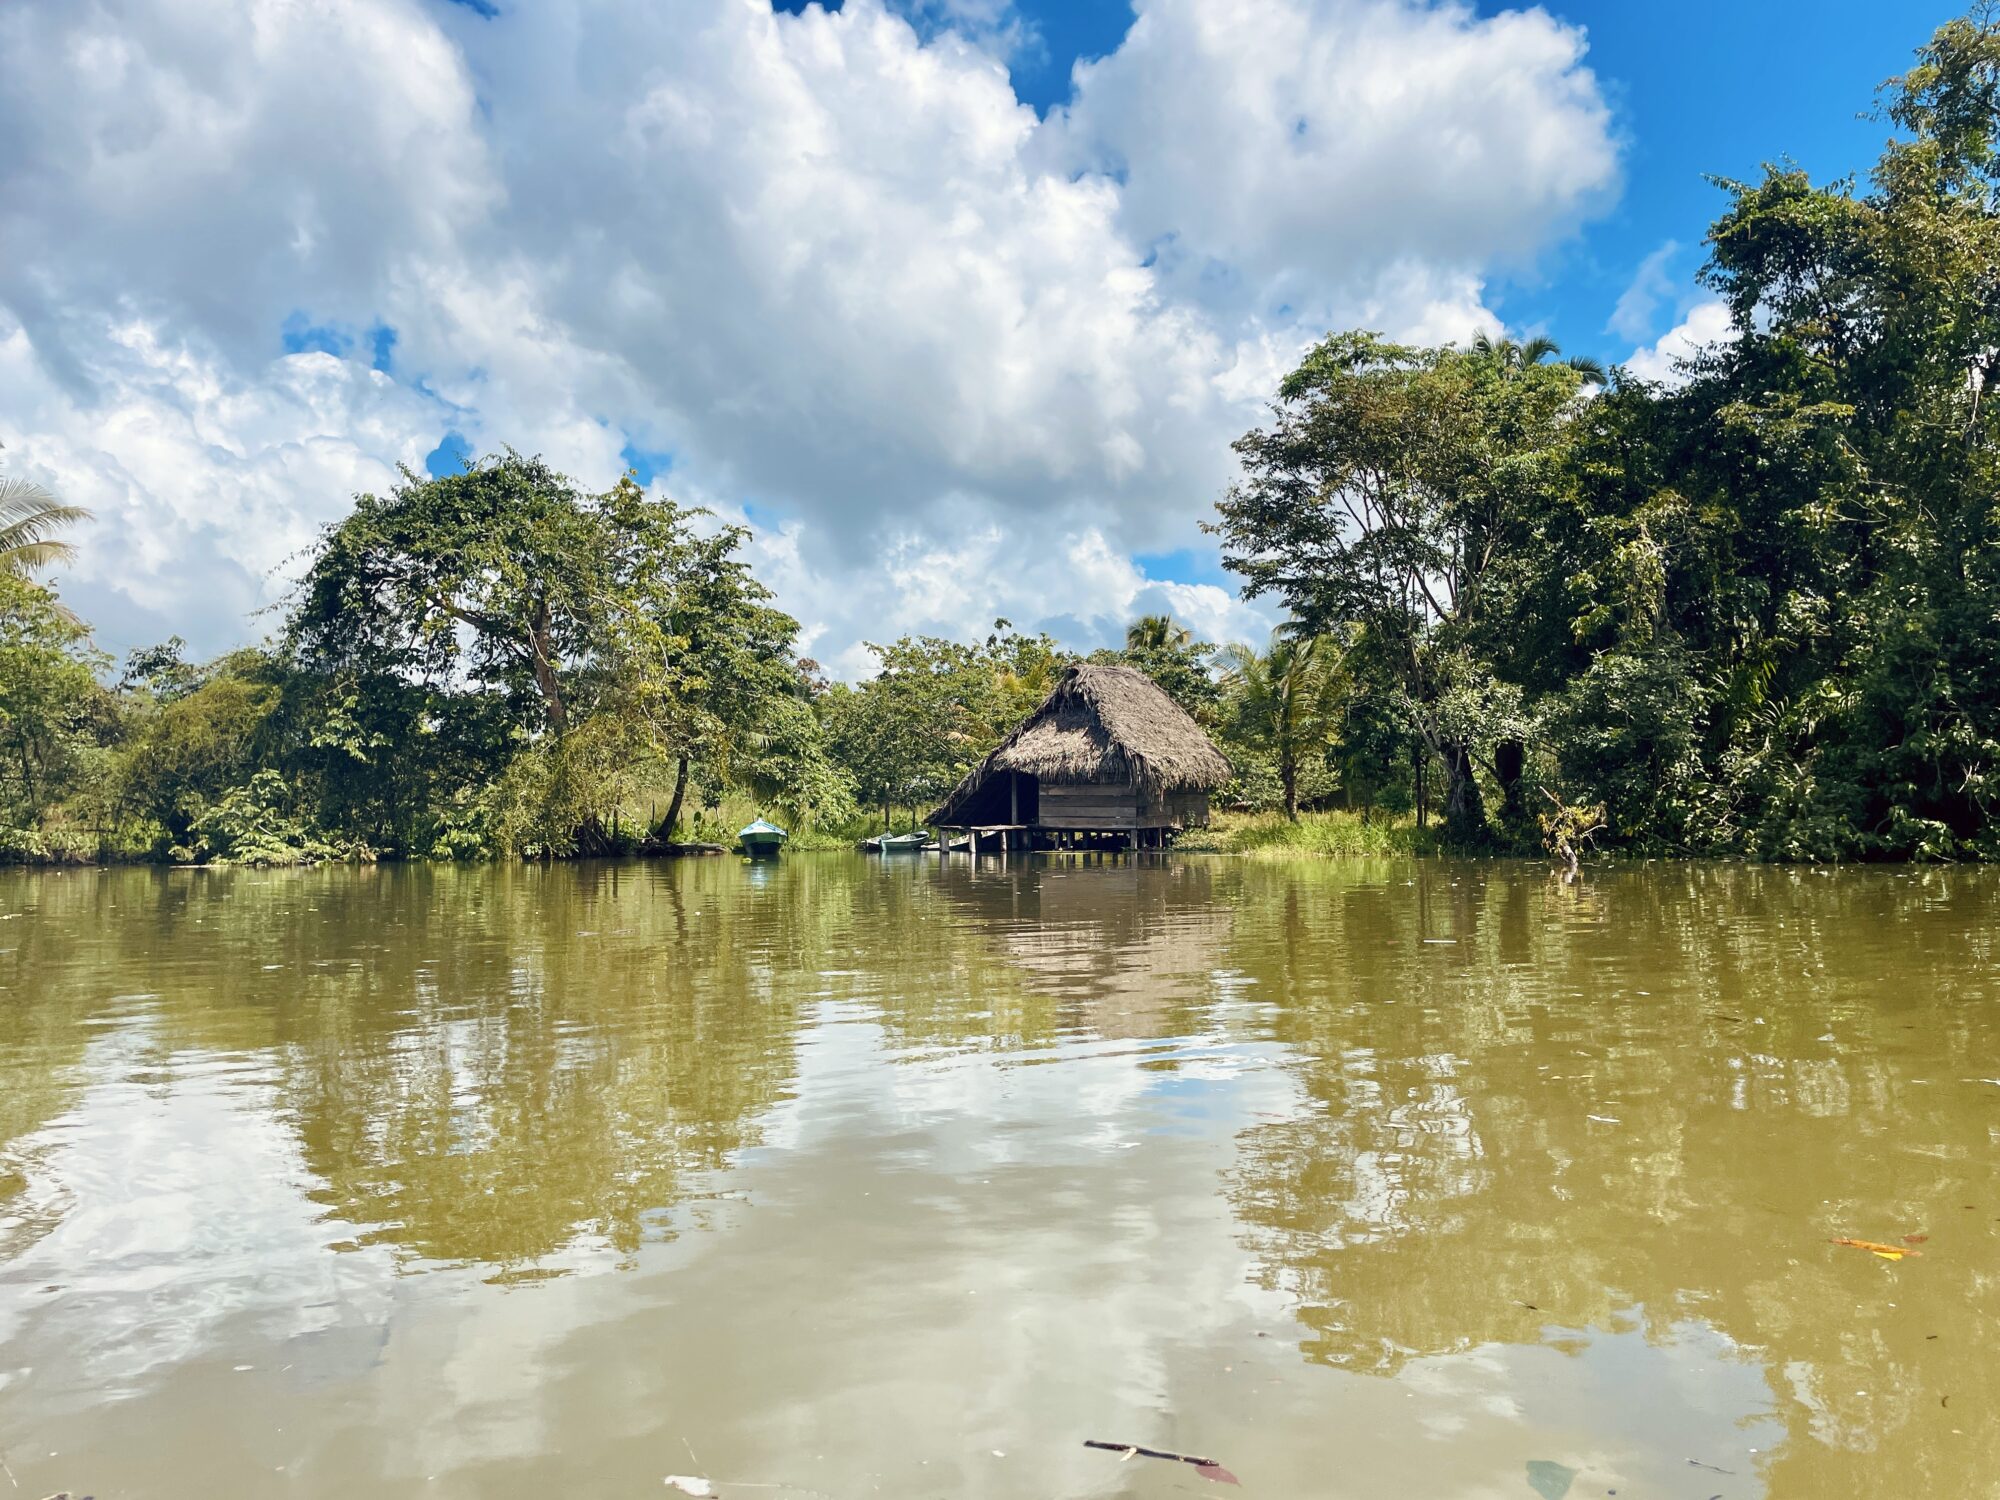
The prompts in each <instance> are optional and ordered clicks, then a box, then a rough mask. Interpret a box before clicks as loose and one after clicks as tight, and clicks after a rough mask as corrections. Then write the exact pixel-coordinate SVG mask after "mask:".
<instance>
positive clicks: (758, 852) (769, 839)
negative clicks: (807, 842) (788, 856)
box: [736, 818, 791, 859]
mask: <svg viewBox="0 0 2000 1500" xmlns="http://www.w3.org/2000/svg"><path fill="white" fill-rule="evenodd" d="M790 837H791V835H790V834H789V833H786V832H785V830H784V829H782V828H780V827H779V826H778V825H777V824H776V823H766V822H765V821H764V820H763V819H762V818H759V819H758V820H757V821H756V822H754V823H752V824H750V825H749V826H747V827H745V828H742V829H740V830H738V832H737V834H736V841H737V842H738V843H739V844H741V845H742V846H743V852H744V853H745V854H747V855H749V856H750V857H751V858H752V859H776V858H777V857H778V851H779V850H780V849H782V848H784V847H785V840H786V839H788V838H790Z"/></svg>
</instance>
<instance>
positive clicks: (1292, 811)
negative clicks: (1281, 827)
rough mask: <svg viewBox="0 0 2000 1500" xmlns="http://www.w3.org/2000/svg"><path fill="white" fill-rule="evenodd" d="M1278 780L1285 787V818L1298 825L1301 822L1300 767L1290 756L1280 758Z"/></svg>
mask: <svg viewBox="0 0 2000 1500" xmlns="http://www.w3.org/2000/svg"><path fill="white" fill-rule="evenodd" d="M1278 780H1279V781H1281V782H1283V783H1284V787H1285V816H1286V817H1287V818H1288V819H1290V820H1291V821H1292V822H1294V823H1296V822H1298V820H1299V767H1298V763H1297V762H1296V761H1294V760H1293V759H1292V757H1291V756H1289V755H1283V756H1280V757H1279V758H1278Z"/></svg>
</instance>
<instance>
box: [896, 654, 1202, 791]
mask: <svg viewBox="0 0 2000 1500" xmlns="http://www.w3.org/2000/svg"><path fill="white" fill-rule="evenodd" d="M996 771H1021V772H1024V773H1026V774H1027V775H1030V776H1033V777H1035V778H1036V779H1037V780H1040V781H1045V782H1051V783H1071V784H1074V783H1079V782H1098V781H1103V782H1133V783H1136V784H1137V785H1139V786H1142V787H1145V788H1146V789H1147V790H1148V791H1151V792H1156V793H1166V792H1195V791H1210V790H1212V789H1214V788H1215V787H1218V786H1221V785H1222V783H1223V782H1225V781H1227V780H1228V779H1229V776H1230V770H1229V762H1228V761H1226V760H1224V759H1223V757H1222V752H1221V751H1220V750H1218V749H1216V748H1215V745H1214V743H1213V742H1212V741H1211V740H1210V739H1209V737H1208V736H1207V735H1206V734H1204V733H1202V729H1201V726H1200V725H1199V724H1197V723H1195V721H1194V720H1193V719H1191V718H1189V717H1188V715H1187V711H1186V710H1185V709H1183V708H1182V707H1181V706H1180V705H1179V704H1178V703H1176V702H1174V700H1173V699H1172V698H1169V697H1168V696H1167V695H1166V693H1165V692H1164V691H1162V690H1161V688H1160V686H1159V684H1158V683H1156V682H1154V681H1153V679H1152V678H1150V677H1148V676H1147V675H1146V674H1145V673H1144V672H1141V671H1139V670H1138V669H1137V668H1136V667H1100V666H1089V665H1086V664H1083V663H1078V664H1077V665H1076V666H1073V667H1071V668H1070V669H1069V670H1068V671H1067V672H1065V673H1063V678H1062V681H1061V682H1059V683H1057V684H1056V689H1055V691H1054V692H1052V693H1050V694H1049V696H1048V698H1047V700H1046V701H1045V702H1044V703H1043V704H1042V706H1041V707H1040V708H1038V709H1036V710H1035V711H1034V712H1033V713H1031V714H1029V715H1028V717H1027V718H1026V719H1025V720H1023V721H1022V723H1021V726H1020V728H1018V729H1016V730H1015V731H1014V732H1013V733H1012V734H1010V735H1008V736H1007V738H1006V739H1004V740H1002V741H1001V742H1000V744H999V746H998V748H996V749H995V750H994V751H993V753H992V754H990V755H988V756H987V757H986V759H984V760H982V761H981V762H980V763H979V764H978V765H976V766H974V767H973V768H972V770H971V771H970V772H968V773H967V774H966V777H965V779H964V780H963V781H961V782H960V783H959V784H958V785H957V787H955V788H954V789H953V791H952V794H951V795H950V796H949V797H947V798H946V799H945V802H944V806H942V807H940V808H938V809H937V810H936V811H934V812H933V813H932V814H931V815H930V817H929V819H928V820H927V821H929V822H930V823H932V824H934V825H945V826H950V825H951V819H952V815H953V814H954V813H955V812H956V810H957V809H958V808H959V807H960V806H961V805H962V804H963V803H964V802H965V801H966V800H967V799H968V798H970V797H971V796H972V795H973V794H974V793H975V792H977V791H978V790H979V788H980V786H981V785H982V784H983V783H984V782H985V781H986V778H987V777H989V776H991V775H993V774H994V772H996Z"/></svg>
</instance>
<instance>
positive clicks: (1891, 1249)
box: [1827, 1235, 1924, 1260]
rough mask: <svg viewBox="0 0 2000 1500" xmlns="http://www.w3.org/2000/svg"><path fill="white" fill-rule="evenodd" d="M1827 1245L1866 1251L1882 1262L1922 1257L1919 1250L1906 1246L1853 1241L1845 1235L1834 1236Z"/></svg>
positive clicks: (1870, 1241)
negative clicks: (1882, 1260) (1878, 1257)
mask: <svg viewBox="0 0 2000 1500" xmlns="http://www.w3.org/2000/svg"><path fill="white" fill-rule="evenodd" d="M1827 1243H1828V1244H1832V1245H1845V1246H1847V1248H1848V1249H1850V1250H1866V1251H1867V1252H1868V1253H1869V1254H1870V1255H1879V1256H1881V1257H1882V1259H1884V1260H1901V1259H1902V1258H1903V1257H1904V1256H1906V1255H1922V1254H1923V1253H1924V1252H1923V1251H1921V1250H1913V1249H1911V1248H1910V1247H1909V1246H1908V1245H1885V1244H1883V1243H1882V1242H1881V1241H1880V1240H1855V1239H1849V1238H1848V1237H1847V1236H1845V1235H1839V1236H1836V1237H1835V1238H1834V1239H1832V1240H1829V1241H1828V1242H1827Z"/></svg>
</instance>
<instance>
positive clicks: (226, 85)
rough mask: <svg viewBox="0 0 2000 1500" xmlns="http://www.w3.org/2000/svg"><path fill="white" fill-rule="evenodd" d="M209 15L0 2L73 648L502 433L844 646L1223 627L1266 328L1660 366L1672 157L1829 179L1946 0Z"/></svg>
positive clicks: (1690, 330) (498, 6)
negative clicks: (706, 527) (74, 610)
mask: <svg viewBox="0 0 2000 1500" xmlns="http://www.w3.org/2000/svg"><path fill="white" fill-rule="evenodd" d="M241 10H242V7H241V0H179V3H178V4H177V5H176V6H175V7H173V8H172V9H171V10H169V9H168V8H166V7H163V6H162V5H161V4H160V3H159V0H98V3H96V4H93V5H91V6H77V5H75V4H74V3H72V0H10V3H9V4H8V5H7V6H5V7H0V243H5V244H7V245H8V246H9V253H8V254H7V255H6V256H5V257H0V398H4V399H0V442H4V443H5V445H6V454H7V460H8V462H9V464H10V466H12V467H13V468H14V469H15V470H17V471H19V472H23V473H24V474H26V475H27V476H28V477H31V478H34V479H37V480H40V481H41V482H43V483H45V484H48V485H50V486H52V487H53V488H56V489H57V490H59V491H60V492H62V493H63V494H65V495H66V496H68V497H69V498H71V499H73V500H75V501H76V502H78V503H80V504H84V505H87V506H89V507H90V508H91V509H93V510H94V511H95V512H96V513H97V515H98V517H99V521H98V524H97V525H96V526H95V527H94V528H93V529H92V530H91V532H90V533H89V534H88V535H87V536H86V537H85V538H84V539H83V541H84V546H83V552H82V557H81V560H80V561H79V562H78V563H77V564H76V566H75V567H74V569H73V570H72V571H71V573H70V574H69V575H68V576H67V577H66V578H65V579H64V580H63V588H64V591H65V593H66V595H67V596H68V597H69V598H70V599H71V600H72V602H73V603H74V604H75V605H76V606H77V607H78V608H79V609H80V611H81V612H82V613H84V614H85V615H86V616H87V617H88V618H90V619H92V620H93V621H95V622H96V623H97V625H98V627H99V638H100V640H101V641H102V643H103V644H104V645H106V646H107V647H108V648H109V649H111V650H113V651H123V650H124V649H126V648H127V647H129V646H132V645H135V644H140V643H143V642H146V641H149V640H157V639H160V638H162V637H164V636H165V635H167V634H169V633H179V634H182V635H185V636H187V637H188V638H189V640H190V641H191V642H192V643H193V644H194V645H195V646H196V648H197V649H199V650H204V651H209V650H222V649H226V648H228V647H230V646H233V645H236V644H239V643H241V642H243V641H247V640H253V639H255V638H256V637H257V636H259V635H260V634H262V633H264V632H265V631H267V630H268V629H269V628H270V624H271V619H272V616H271V614H270V612H269V611H270V608H271V606H272V605H273V604H274V602H276V601H279V600H281V599H282V598H283V596H284V592H285V589H286V587H287V586H288V580H289V579H290V578H291V577H292V576H294V574H295V572H296V568H297V564H298V558H299V556H300V552H301V549H302V548H304V547H305V546H307V545H308V544H309V543H310V541H311V539H312V537H313V535H314V534H315V531H316V530H317V528H318V527H320V526H322V525H324V524H326V523H327V522H328V521H330V520H333V519H335V518H337V517H338V516H339V515H340V514H342V513H343V511H344V510H345V508H346V506H347V505H348V503H349V500H350V497H351V496H352V495H354V494H355V493H357V492H360V491H364V490H378V491H379V490H380V489H382V488H384V487H386V486H387V485H390V484H393V483H395V482H396V477H397V473H398V470H399V468H401V469H408V470H411V471H414V472H418V473H421V472H423V471H424V470H425V469H427V468H428V469H429V470H430V471H431V472H439V471H442V470H444V469H448V468H449V467H451V466H452V465H453V464H456V463H458V462H462V461H463V459H464V458H465V457H466V456H467V455H472V454H477V453H481V452H491V451H494V450H496V449H498V448H500V447H502V446H511V447H514V448H517V449H520V450H522V451H527V452H538V453H541V454H544V455H545V456H547V457H548V458H549V459H550V460H551V461H552V462H554V463H556V464H557V465H558V466H560V467H562V468H564V469H565V470H567V471H568V472H570V473H571V474H573V475H575V476H576V478H577V479H578V480H579V481H580V482H582V483H584V484H586V485H591V486H603V485H608V484H609V483H610V482H611V481H612V479H613V478H614V477H615V476H616V475H617V474H618V473H619V472H620V471H622V470H625V469H628V468H629V469H632V470H634V471H636V472H637V473H638V475H639V477H640V479H641V481H642V482H643V483H647V484H650V485H653V486H656V487H658V488H659V489H661V490H662V491H664V492H668V493H671V494H672V495H674V497H675V498H676V499H679V500H681V501H683V502H690V503H696V504H701V505H706V506H709V507H711V508H712V509H713V510H714V511H715V512H716V513H717V514H718V515H719V516H720V517H722V518H725V519H728V520H732V521H738V522H741V523H743V524H745V525H747V526H748V527H749V528H750V529H751V533H752V540H751V543H750V559H751V561H752V563H753V565H754V566H755V567H756V568H757V569H758V571H759V573H760V574H761V575H762V576H764V577H765V578H766V579H767V580H768V581H770V583H771V584H772V586H773V587H774V588H775V589H776V590H777V593H778V597H779V599H780V601H781V603H783V604H784V606H785V607H786V608H788V609H790V610H791V611H792V612H793V613H794V614H795V615H797V616H798V618H799V619H800V621H801V622H802V625H803V627H804V636H805V641H806V644H807V646H808V649H810V650H811V651H812V652H813V653H814V654H815V655H817V656H819V657H820V658H821V659H822V660H824V661H825V662H826V663H827V664H828V665H829V666H830V667H831V668H832V669H833V670H835V671H837V672H843V673H856V672H860V671H865V670H866V669H867V667H868V663H869V660H870V658H869V654H868V652H867V650H866V648H865V645H864V643H865V642H866V641H869V640H882V639H887V638H893V637H894V636H896V635H899V634H903V633H916V632H936V633H944V634H956V635H961V636H963V635H968V634H972V633H975V632H983V630H984V629H985V628H986V627H987V626H988V625H989V624H990V622H991V621H992V620H993V619H994V618H995V617H997V616H1002V615H1004V616H1005V617H1007V618H1009V619H1011V620H1013V621H1014V622H1015V623H1016V624H1018V625H1022V626H1025V627H1029V628H1035V627H1043V628H1047V629H1050V630H1051V631H1054V632H1055V633H1057V634H1058V635H1060V636H1061V637H1062V638H1063V639H1064V640H1066V641H1067V642H1069V643H1071V644H1073V645H1076V646H1079V647H1090V646H1094V645H1098V644H1103V643H1105V642H1108V641H1111V640H1115V639H1117V638H1118V637H1119V635H1120V634H1121V633H1122V629H1123V625H1124V622H1125V621H1126V620H1127V619H1128V618H1130V617H1131V616H1132V615H1133V614H1136V613H1140V612H1146V611H1154V610H1168V611H1170V612H1172V613H1174V614H1176V615H1178V616H1179V617H1181V618H1182V619H1183V620H1185V621H1187V622H1188V623H1190V624H1191V625H1193V626H1194V627H1195V628H1196V629H1198V630H1200V631H1202V632H1203V633H1204V634H1207V635H1209V636H1212V637H1215V638H1236V639H1256V638H1257V637H1259V636H1261V635H1262V633H1263V632H1264V631H1266V630H1267V629H1268V628H1269V627H1270V625H1271V623H1272V620H1271V617H1270V615H1269V613H1268V612H1267V611H1266V610H1265V609H1263V608H1262V607H1261V606H1260V605H1257V604H1254V603H1246V602H1245V601H1243V600H1241V599H1240V598H1239V597H1237V595H1236V593H1235V590H1234V586H1233V583H1232V581H1231V580H1230V579H1229V578H1228V577H1227V576H1226V575H1224V574H1223V572H1222V571H1221V569H1220V568H1219V566H1218V565H1217V561H1216V557H1215V553H1214V549H1213V547H1212V545H1211V544H1210V542H1209V541H1208V539H1207V538H1206V537H1205V536H1204V535H1203V533H1202V532H1201V530H1200V524H1201V521H1202V520H1203V519H1204V518H1205V517H1206V516H1208V515H1209V514H1211V513H1212V506H1213V503H1214V500H1215V498H1216V496H1217V495H1218V494H1219V493H1220V492H1221V490H1222V489H1223V488H1224V487H1225V486H1226V485H1227V484H1228V482H1229V479H1230V475H1231V468H1230V464H1231V459H1230V454H1229V447H1228V445H1229V442H1230V440H1231V439H1232V438H1233V437H1235V436H1237V435H1238V434H1240V433H1241V432H1242V431H1243V430H1245V428H1246V427H1248V426H1249V425H1252V424H1253V423H1255V422H1256V421H1257V420H1258V419H1259V415H1260V412H1261V410H1262V403H1263V401H1264V400H1265V399H1266V397H1267V396H1268V393H1269V392H1270V391H1271V390H1272V389H1273V387H1274V386H1275V384H1276V381H1277V379H1278V377H1279V376H1280V375H1281V374H1282V373H1283V371H1284V370H1285V369H1286V368H1287V367H1288V366H1289V364H1290V362H1291V361H1293V360H1295V359H1296V357H1297V355H1298V353H1299V352H1300V351H1301V350H1302V349H1303V348H1304V347H1305V346H1306V345H1307V344H1308V343H1309V342H1310V341H1311V340H1312V339H1313V338H1315V337H1318V336H1319V335H1321V334H1323V333H1325V332H1327V331H1328V330H1330V329H1332V328H1337V327H1347V326H1356V325H1364V326H1370V327H1375V328H1378V329H1381V330H1382V331H1385V332H1387V333H1390V334H1391V335H1393V336H1396V337H1401V338H1408V339H1412V340H1419V341H1422V340H1445V339H1453V338H1462V337H1465V336H1467V335H1469V334H1470V333H1471V332H1473V331H1474V330H1476V329H1478V328H1491V327H1493V326H1495V325H1499V326H1503V327H1504V328H1505V329H1506V330H1507V331H1509V332H1511V333H1515V334H1529V333H1539V332H1546V333H1548V334H1551V335H1552V336H1554V337H1555V338H1556V339H1557V340H1558V342H1559V343H1560V344H1561V345H1562V346H1563V347H1564V348H1565V349H1566V350H1568V351H1569V352H1571V353H1579V354H1591V355H1595V356H1597V357H1599V358H1601V359H1603V360H1605V361H1606V362H1612V363H1615V362H1629V363H1631V364H1632V365H1633V366H1634V368H1637V369H1640V370H1642V371H1645V372H1647V373H1651V374H1656V375H1658V374H1667V373H1669V372H1670V371H1671V368H1672V360H1673V358H1674V356H1675V355H1676V354H1678V353H1680V352H1684V351H1685V350H1686V349H1688V348H1690V347H1693V346H1694V345H1696V344H1699V343H1700V342H1702V341H1704V340H1707V339H1710V338H1714V337H1718V336H1724V335H1725V334H1726V332H1727V330H1726V326H1725V324H1724V322H1723V320H1722V319H1721V318H1720V315H1719V313H1718V310H1717V308H1716V307H1715V305H1714V304H1713V302H1712V299H1706V298H1705V297H1704V296H1703V294H1702V292H1701V290H1700V288H1699V287H1698V285H1697V283H1696V281H1695V274H1696V272H1697V270H1698V268H1699V266H1700V264H1701V261H1702V258H1703V250H1702V244H1701V242H1702V237H1703V234H1704V232H1705V230H1706V227H1707V225H1708V223H1709V222H1710V220H1711V218H1712V217H1713V216H1714V214H1715V212H1716V210H1717V208H1718V205H1719V202H1720V195H1719V194H1718V192H1717V191H1716V190H1715V189H1714V188H1713V187H1712V186H1711V185H1710V184H1709V183H1708V182H1707V181H1706V174H1710V173H1714V174H1721V175H1739V176H1740V175H1754V174H1755V173H1756V172H1757V170H1758V169H1759V165H1760V163H1762V162H1764V161H1767V160H1774V159H1778V158H1785V157H1789V158H1791V159H1793V160H1796V161H1797V162H1799V163H1800V164H1802V165H1803V166H1805V167H1806V168H1808V169H1809V170H1810V171H1811V172H1813V173H1814V174H1815V175H1816V176H1819V177H1822V178H1825V177H1832V176H1837V175H1840V174H1843V173H1848V172H1855V171H1863V170H1865V169H1866V167H1867V166H1868V164H1869V163H1870V162H1871V161H1872V160H1873V158H1874V157H1875V155H1876V153H1877V151H1878V150H1879V147H1880V144H1881V142H1882V140H1883V138H1884V137H1885V135H1886V126H1885V125H1884V124H1883V123H1882V122H1880V121H1876V120H1871V119H1867V118H1864V116H1865V114H1866V112H1867V111H1868V110H1869V109H1870V107H1871V104H1872V101H1873V99H1874V90H1875V88H1876V86H1877V85H1878V84H1879V83H1880V82H1881V81H1882V80H1883V79H1884V78H1886V77H1887V76H1888V75H1890V74H1892V73H1894V72H1896V71H1898V70H1899V69H1901V68H1902V67H1904V66H1906V65H1907V62H1908V60H1909V57H1910V54H1911V52H1912V49H1913V48H1914V47H1915V46H1917V45H1918V44H1919V43H1920V42H1921V41H1922V40H1923V39H1924V38H1925V37H1926V36H1927V35H1928V34H1929V32H1930V31H1931V30H1932V29H1933V28H1934V27H1935V26H1936V25H1937V24H1938V23H1939V22H1940V21H1942V20H1944V19H1946V18H1947V17H1948V16H1949V15H1951V14H1953V13H1954V12H1953V11H1952V10H1951V9H1950V8H1948V7H1943V6H1938V7H1933V6H1929V5H1920V4H1861V3H1856V0H1825V3H1820V4H1816V5H1814V6H1812V7H1802V6H1798V5H1796V4H1785V5H1779V4H1757V3H1740V4H1733V5H1722V4H1711V3H1676V4H1672V5H1666V4H1639V3H1631V0H1625V3H1616V0H1588V3H1585V0H1572V3H1558V4H1555V5H1553V6H1550V7H1548V8H1545V9H1533V8H1531V9H1526V10H1522V9H1510V8H1508V7H1505V6H1501V5H1496V4H1491V3H1481V4H1479V5H1478V6H1477V7H1476V8H1469V7H1467V6H1464V5H1455V4H1449V3H1431V0H1134V3H1133V4H1131V5H1128V4H1127V3H1124V0H1063V3H1056V0H848V3H847V4H845V5H844V6H841V7H836V10H837V13H829V12H828V11H827V10H825V9H823V8H821V7H818V6H808V7H802V6H799V5H797V4H794V3H791V0H787V3H785V4H782V5H780V6H779V7H777V11H776V12H774V10H773V8H772V7H771V5H770V4H769V0H706V3H703V4H698V5H661V4H658V3H656V0H532V3H531V0H343V3H342V4H341V5H339V6H307V7H299V6H278V7H273V8H271V9H269V10H268V12H260V21H259V25H258V26H257V27H256V28H254V29H253V28H246V27H245V26H243V24H242V15H241ZM1135 10H1136V12H1137V13H1139V14H1140V15H1141V16H1142V17H1143V19H1141V20H1139V21H1137V22H1135ZM1079 65H1081V66H1079Z"/></svg>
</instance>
